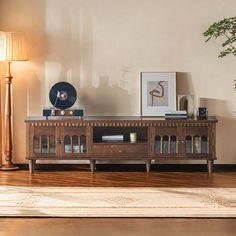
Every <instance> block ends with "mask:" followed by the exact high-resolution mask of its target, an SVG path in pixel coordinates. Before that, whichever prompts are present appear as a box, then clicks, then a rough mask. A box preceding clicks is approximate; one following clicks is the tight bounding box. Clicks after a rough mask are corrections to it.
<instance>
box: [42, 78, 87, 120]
mask: <svg viewBox="0 0 236 236" xmlns="http://www.w3.org/2000/svg"><path fill="white" fill-rule="evenodd" d="M76 99H77V93H76V90H75V88H74V86H73V85H71V84H70V83H68V82H59V83H56V84H55V85H53V87H52V88H51V89H50V92H49V100H50V102H51V104H52V107H49V108H44V109H43V116H46V118H48V117H49V116H65V117H68V116H78V117H80V118H82V117H83V115H84V109H83V108H71V107H72V106H73V105H74V103H75V102H76ZM69 108H70V109H69Z"/></svg>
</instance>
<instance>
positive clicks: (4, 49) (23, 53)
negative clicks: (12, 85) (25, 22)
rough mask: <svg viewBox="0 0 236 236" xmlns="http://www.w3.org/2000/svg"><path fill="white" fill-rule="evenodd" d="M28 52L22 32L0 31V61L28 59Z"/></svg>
mask: <svg viewBox="0 0 236 236" xmlns="http://www.w3.org/2000/svg"><path fill="white" fill-rule="evenodd" d="M27 60H28V54H27V48H26V43H25V38H24V34H23V33H22V32H3V31H0V61H27Z"/></svg>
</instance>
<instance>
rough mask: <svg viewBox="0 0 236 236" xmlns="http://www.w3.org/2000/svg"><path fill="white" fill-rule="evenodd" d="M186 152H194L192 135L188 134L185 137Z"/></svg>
mask: <svg viewBox="0 0 236 236" xmlns="http://www.w3.org/2000/svg"><path fill="white" fill-rule="evenodd" d="M185 152H186V153H188V154H191V153H193V141H192V136H190V135H187V136H186V138H185Z"/></svg>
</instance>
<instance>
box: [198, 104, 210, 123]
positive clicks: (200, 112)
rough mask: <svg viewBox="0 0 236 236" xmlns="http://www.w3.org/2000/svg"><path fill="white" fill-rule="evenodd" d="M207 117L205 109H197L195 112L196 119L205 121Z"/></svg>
mask: <svg viewBox="0 0 236 236" xmlns="http://www.w3.org/2000/svg"><path fill="white" fill-rule="evenodd" d="M207 117H208V110H207V108H206V107H199V108H198V111H197V118H198V119H202V120H204V119H207Z"/></svg>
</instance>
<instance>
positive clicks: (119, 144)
mask: <svg viewBox="0 0 236 236" xmlns="http://www.w3.org/2000/svg"><path fill="white" fill-rule="evenodd" d="M25 122H26V125H27V136H26V150H27V157H26V159H27V160H28V161H29V170H30V173H33V172H34V171H35V166H36V161H37V160H53V161H55V163H56V161H57V160H64V161H65V160H68V161H69V160H76V161H79V160H87V161H89V162H90V169H91V171H92V172H94V171H95V170H96V161H101V160H103V161H109V163H115V162H116V161H118V160H119V161H120V160H131V161H134V160H139V162H143V163H144V164H145V167H146V171H147V172H149V171H150V169H151V163H152V162H155V163H157V162H158V163H159V162H161V161H168V160H172V161H173V160H174V161H176V162H178V161H180V160H186V161H189V160H191V161H193V160H194V161H206V164H207V167H208V173H209V174H211V173H212V171H213V163H214V160H216V156H215V153H216V150H215V149H216V145H215V134H216V123H217V119H216V118H215V117H208V119H206V120H198V119H185V120H165V119H162V118H146V119H145V118H141V117H84V118H83V119H78V118H70V119H69V118H62V117H57V118H56V117H54V118H53V119H45V118H43V117H27V119H26V120H25ZM131 133H136V136H137V140H135V142H131V140H130V136H131ZM118 135H122V136H123V140H122V141H120V140H119V141H114V140H112V139H111V141H106V142H104V141H102V140H103V136H106V137H107V136H108V137H109V136H113V137H114V136H118ZM83 163H84V162H83Z"/></svg>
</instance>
